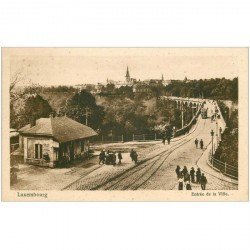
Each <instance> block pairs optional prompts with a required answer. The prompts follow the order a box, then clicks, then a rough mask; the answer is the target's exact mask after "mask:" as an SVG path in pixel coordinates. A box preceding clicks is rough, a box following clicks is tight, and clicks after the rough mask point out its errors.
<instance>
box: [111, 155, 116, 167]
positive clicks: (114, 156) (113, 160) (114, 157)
mask: <svg viewBox="0 0 250 250" xmlns="http://www.w3.org/2000/svg"><path fill="white" fill-rule="evenodd" d="M111 159H112V164H113V165H116V155H115V153H112V154H111Z"/></svg>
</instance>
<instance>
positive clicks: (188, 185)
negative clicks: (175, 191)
mask: <svg viewBox="0 0 250 250" xmlns="http://www.w3.org/2000/svg"><path fill="white" fill-rule="evenodd" d="M186 189H187V190H192V187H191V185H190V181H189V182H187V184H186Z"/></svg>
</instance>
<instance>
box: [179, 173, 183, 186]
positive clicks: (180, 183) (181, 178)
mask: <svg viewBox="0 0 250 250" xmlns="http://www.w3.org/2000/svg"><path fill="white" fill-rule="evenodd" d="M178 181H179V185H178V190H183V176H182V175H180V177H179V179H178Z"/></svg>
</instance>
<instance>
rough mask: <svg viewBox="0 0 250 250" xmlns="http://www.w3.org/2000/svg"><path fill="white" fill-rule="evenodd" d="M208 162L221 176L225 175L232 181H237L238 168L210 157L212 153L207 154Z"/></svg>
mask: <svg viewBox="0 0 250 250" xmlns="http://www.w3.org/2000/svg"><path fill="white" fill-rule="evenodd" d="M209 162H210V164H211V165H212V166H213V168H216V169H217V170H219V171H220V172H221V173H222V174H224V175H227V176H229V177H231V178H233V179H236V180H238V167H235V166H232V165H230V164H228V163H226V162H222V161H220V160H218V159H216V158H214V157H213V156H212V152H211V150H210V152H209Z"/></svg>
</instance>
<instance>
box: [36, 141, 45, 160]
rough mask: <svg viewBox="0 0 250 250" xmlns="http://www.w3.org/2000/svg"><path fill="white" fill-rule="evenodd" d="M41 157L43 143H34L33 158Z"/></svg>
mask: <svg viewBox="0 0 250 250" xmlns="http://www.w3.org/2000/svg"><path fill="white" fill-rule="evenodd" d="M42 157H43V145H42V144H35V158H36V159H42Z"/></svg>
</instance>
